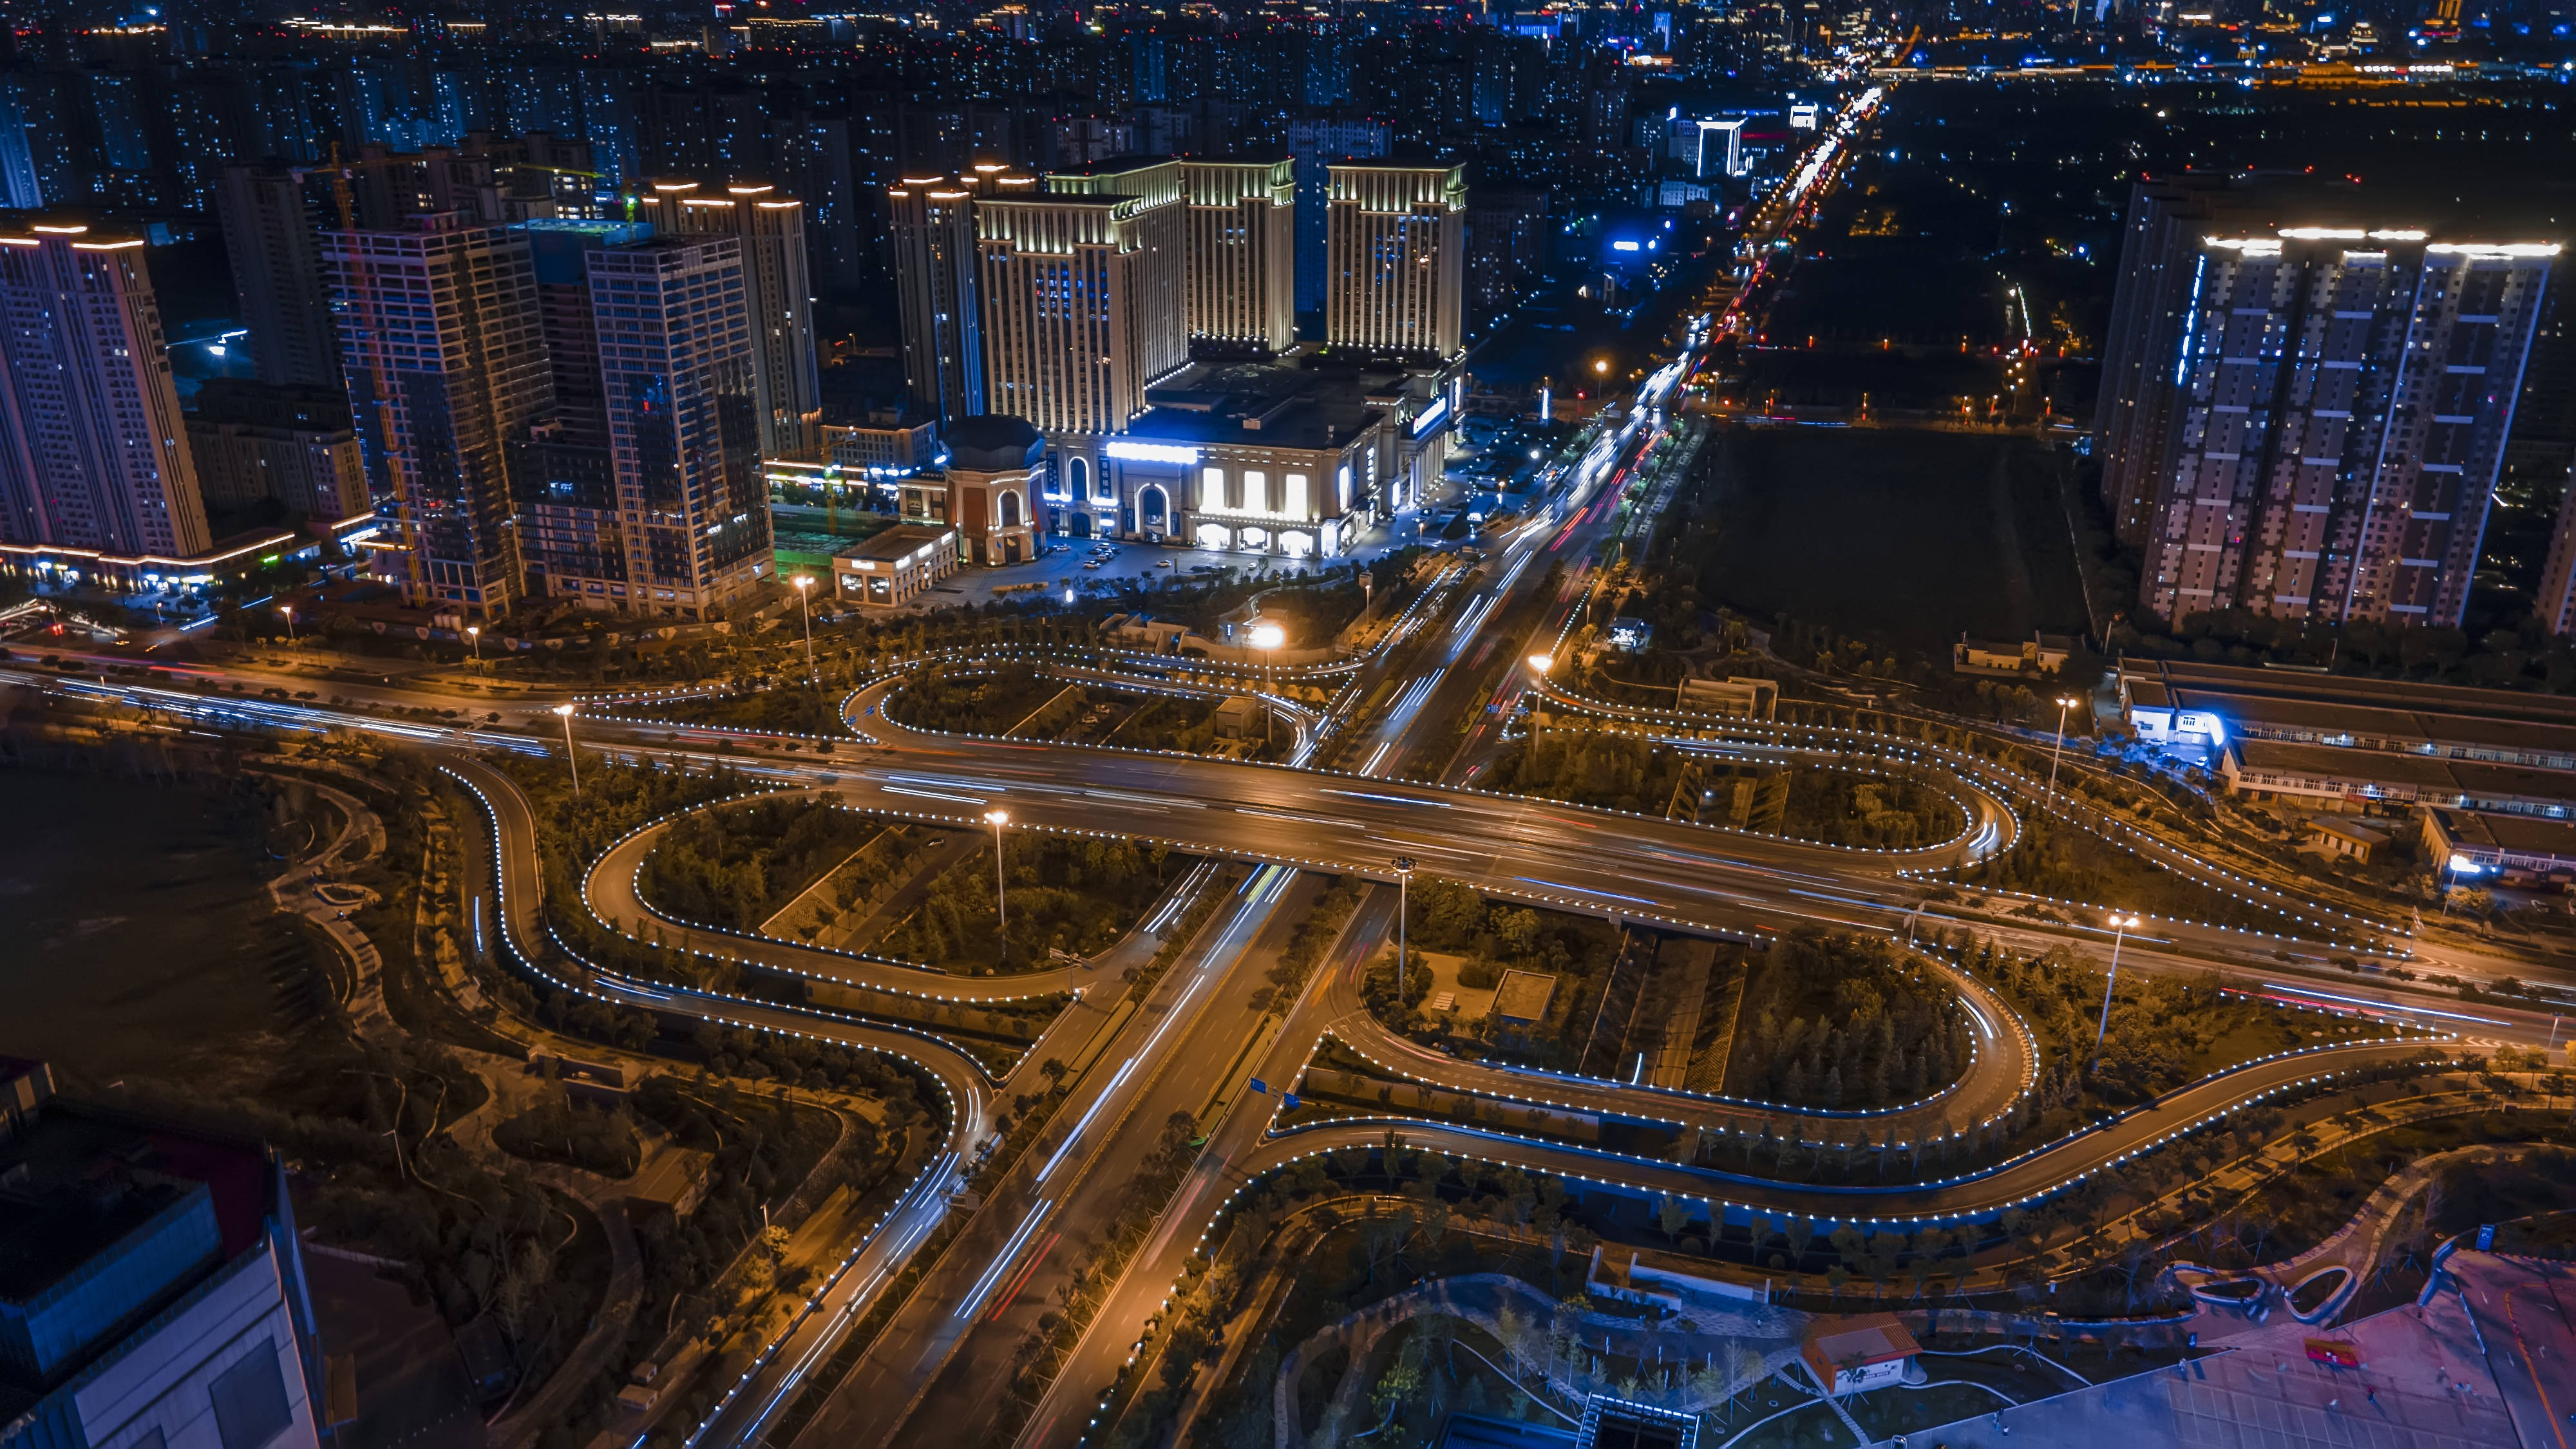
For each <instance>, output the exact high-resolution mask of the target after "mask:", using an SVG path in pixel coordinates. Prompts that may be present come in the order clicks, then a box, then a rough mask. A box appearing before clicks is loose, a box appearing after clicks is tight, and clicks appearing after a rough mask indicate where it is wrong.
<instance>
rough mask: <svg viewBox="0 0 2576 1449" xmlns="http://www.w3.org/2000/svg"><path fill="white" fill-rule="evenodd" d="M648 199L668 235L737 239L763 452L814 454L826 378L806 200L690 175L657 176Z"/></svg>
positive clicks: (792, 455)
mask: <svg viewBox="0 0 2576 1449" xmlns="http://www.w3.org/2000/svg"><path fill="white" fill-rule="evenodd" d="M646 200H647V219H648V220H650V221H651V222H652V223H653V224H654V226H656V227H657V228H659V229H660V230H661V231H663V232H664V233H666V234H675V235H682V236H703V235H723V236H730V237H732V238H734V240H735V241H736V242H737V243H739V244H740V247H741V255H742V274H743V299H744V302H745V304H746V305H747V306H749V308H750V309H751V317H752V331H751V345H752V354H753V379H754V381H755V382H756V383H757V385H758V389H759V391H758V398H759V404H760V451H761V453H762V455H763V456H765V457H770V458H811V457H814V456H816V455H817V454H818V453H819V452H820V450H821V448H822V445H823V435H822V422H823V383H822V378H821V375H820V374H819V373H818V371H817V370H816V363H815V358H814V311H813V289H812V286H811V284H810V283H809V281H808V280H807V278H806V274H805V208H804V205H803V204H802V203H801V202H798V201H796V200H795V199H793V198H791V197H785V196H780V195H779V194H778V193H777V192H776V190H775V189H773V188H771V187H769V186H766V185H762V184H760V183H757V182H736V183H734V184H733V185H730V186H727V187H726V188H725V189H724V193H723V194H722V195H716V194H714V193H711V192H702V191H701V190H700V189H699V187H698V184H697V183H696V182H693V181H656V182H654V183H653V184H652V187H651V189H650V190H649V191H648V192H647V193H646Z"/></svg>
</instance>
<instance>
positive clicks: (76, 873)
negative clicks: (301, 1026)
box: [0, 770, 314, 1093]
mask: <svg viewBox="0 0 2576 1449" xmlns="http://www.w3.org/2000/svg"><path fill="white" fill-rule="evenodd" d="M218 817H219V808H218V807H217V806H215V805H213V804H211V803H210V802H208V801H207V800H206V799H205V798H204V797H203V796H200V795H198V794H195V793H193V792H191V791H189V790H187V789H184V788H179V787H170V786H159V785H141V784H131V783H127V782H124V781H118V780H107V779H96V778H82V777H76V776H69V775H50V774H43V773H39V772H37V771H33V770H13V771H0V820H7V821H10V822H12V825H11V828H10V830H8V831H7V832H5V833H0V921H5V922H6V923H7V924H6V927H5V928H0V999H5V1000H6V1001H7V1002H8V1005H7V1006H6V1007H5V1008H0V1053H7V1054H9V1055H13V1056H28V1057H42V1058H45V1059H47V1060H49V1061H51V1062H53V1063H54V1066H55V1069H56V1071H57V1072H58V1073H60V1074H61V1075H62V1076H63V1077H64V1078H65V1079H66V1080H67V1082H68V1083H69V1084H71V1085H74V1086H77V1087H90V1088H94V1087H97V1086H101V1085H103V1084H105V1083H107V1082H109V1081H112V1080H114V1079H116V1078H119V1077H128V1076H142V1077H154V1078H160V1079H163V1080H168V1081H176V1082H185V1083H187V1084H189V1085H190V1086H191V1087H194V1088H198V1089H202V1090H206V1091H208V1092H209V1093H213V1092H219V1091H222V1090H226V1089H243V1088H246V1087H248V1086H249V1085H250V1084H251V1083H253V1082H256V1081H257V1080H259V1079H261V1078H263V1077H264V1076H265V1075H266V1074H267V1072H268V1070H269V1069H270V1068H271V1067H273V1066H274V1065H275V1059H276V1055H277V1053H278V1052H279V1051H280V1050H281V1049H282V1047H283V1045H284V1042H285V1034H286V1032H287V1031H288V1030H289V1029H290V1027H291V1020H290V1016H289V1013H288V1011H287V1010H286V1008H285V998H286V997H288V996H289V995H291V994H292V992H293V990H294V988H295V987H296V985H297V984H298V983H300V982H301V980H302V979H303V977H304V973H305V972H306V971H308V970H309V969H310V963H311V961H312V956H311V954H310V953H311V952H312V950H313V949H314V947H313V946H312V945H310V944H308V942H307V940H306V939H305V938H304V937H303V936H301V935H299V934H298V933H297V930H296V928H295V927H293V926H292V925H290V924H289V923H288V921H287V920H286V918H284V917H282V916H278V915H276V914H274V913H272V912H271V911H270V909H269V903H268V896H267V893H266V892H265V891H264V890H262V889H261V887H260V880H259V875H258V873H257V872H256V870H254V868H253V855H252V852H251V849H250V848H249V845H248V842H247V841H245V840H244V839H242V838H241V837H240V836H239V834H238V833H236V832H232V831H228V830H227V829H226V828H225V827H224V826H223V824H222V823H221V821H220V819H219V818H218Z"/></svg>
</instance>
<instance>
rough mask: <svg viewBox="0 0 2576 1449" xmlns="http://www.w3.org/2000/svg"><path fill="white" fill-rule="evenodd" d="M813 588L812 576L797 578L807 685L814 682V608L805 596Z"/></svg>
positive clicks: (798, 608)
mask: <svg viewBox="0 0 2576 1449" xmlns="http://www.w3.org/2000/svg"><path fill="white" fill-rule="evenodd" d="M813 587H814V576H813V575H812V574H798V575H797V576H796V612H797V613H798V614H799V615H801V616H802V617H803V618H804V620H805V682H806V683H807V684H812V683H813V682H814V608H813V606H812V605H810V604H808V603H806V602H805V596H806V594H807V593H808V592H809V591H810V590H812V589H813Z"/></svg>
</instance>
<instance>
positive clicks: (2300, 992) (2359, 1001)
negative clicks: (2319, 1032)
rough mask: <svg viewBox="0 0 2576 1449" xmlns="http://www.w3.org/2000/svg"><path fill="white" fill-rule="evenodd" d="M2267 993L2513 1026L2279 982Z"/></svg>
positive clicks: (2488, 1018) (2494, 1019)
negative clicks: (2287, 994) (2287, 993)
mask: <svg viewBox="0 0 2576 1449" xmlns="http://www.w3.org/2000/svg"><path fill="white" fill-rule="evenodd" d="M2263 989H2264V990H2266V991H2287V992H2290V993H2292V994H2293V995H2297V996H2313V997H2316V998H2317V999H2319V1000H2321V1001H2340V1002H2342V1003H2344V1004H2345V1005H2347V1006H2359V1007H2366V1008H2368V1009H2369V1010H2372V1011H2402V1012H2405V1013H2407V1014H2408V1015H2410V1016H2438V1017H2441V1018H2443V1019H2444V1020H2446V1021H2474V1022H2476V1023H2477V1024H2478V1025H2480V1026H2511V1025H2513V1023H2512V1022H2509V1021H2505V1020H2502V1019H2501V1018H2498V1017H2492V1016H2471V1015H2469V1014H2468V1013H2466V1012H2460V1011H2436V1010H2434V1009H2433V1008H2432V1007H2429V1006H2408V1005H2406V1004H2404V1003H2402V1002H2396V1001H2373V1000H2371V999H2370V998H2369V997H2366V996H2340V995H2337V994H2336V993H2334V992H2331V991H2318V990H2315V989H2313V988H2311V987H2306V986H2284V985H2282V984H2281V983H2280V982H2277V981H2266V982H2264V983H2263Z"/></svg>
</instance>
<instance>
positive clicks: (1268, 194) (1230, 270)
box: [1181, 157, 1297, 352]
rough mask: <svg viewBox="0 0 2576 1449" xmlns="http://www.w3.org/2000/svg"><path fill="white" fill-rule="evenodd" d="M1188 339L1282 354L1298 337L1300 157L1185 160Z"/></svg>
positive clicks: (1182, 169) (1183, 183)
mask: <svg viewBox="0 0 2576 1449" xmlns="http://www.w3.org/2000/svg"><path fill="white" fill-rule="evenodd" d="M1181 184H1182V187H1183V188H1184V190H1186V191H1187V193H1188V196H1189V259H1188V265H1187V267H1186V273H1187V281H1188V288H1189V319H1190V337H1191V339H1192V340H1194V341H1204V342H1215V343H1222V344H1231V345H1234V346H1239V347H1252V348H1259V349H1261V350H1263V351H1267V352H1285V351H1287V350H1288V349H1289V347H1291V346H1292V345H1294V344H1295V342H1296V340H1297V267H1296V262H1297V183H1296V171H1295V163H1293V162H1291V161H1289V160H1287V159H1286V158H1284V157H1283V158H1281V159H1278V160H1275V161H1200V160H1185V161H1183V162H1182V163H1181Z"/></svg>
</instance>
